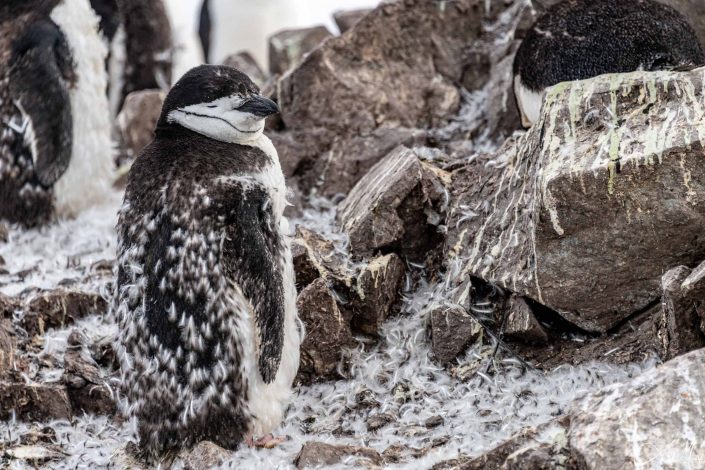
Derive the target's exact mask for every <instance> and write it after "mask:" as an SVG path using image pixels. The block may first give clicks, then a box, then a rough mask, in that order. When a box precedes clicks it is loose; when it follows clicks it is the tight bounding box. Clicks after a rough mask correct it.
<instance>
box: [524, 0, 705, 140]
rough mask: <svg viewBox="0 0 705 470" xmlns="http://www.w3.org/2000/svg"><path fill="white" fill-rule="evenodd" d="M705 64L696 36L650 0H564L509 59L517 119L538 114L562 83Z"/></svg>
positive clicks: (549, 10) (674, 13)
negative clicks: (545, 98)
mask: <svg viewBox="0 0 705 470" xmlns="http://www.w3.org/2000/svg"><path fill="white" fill-rule="evenodd" d="M703 64H705V55H704V54H703V50H702V48H701V46H700V44H699V42H698V38H697V36H696V34H695V32H694V31H693V29H692V28H691V27H690V25H689V24H688V22H687V21H686V19H685V18H684V17H683V16H682V15H681V14H680V13H678V12H677V11H676V10H674V9H673V8H671V7H669V6H667V5H663V4H661V3H657V2H655V1H652V0H630V1H624V0H564V1H562V2H560V3H557V4H556V5H553V6H551V7H549V8H547V9H546V10H545V12H544V13H543V14H542V15H541V16H540V17H539V19H538V20H537V21H536V24H535V25H534V26H533V28H532V29H531V30H530V31H529V33H528V34H527V36H526V37H525V38H524V40H523V42H522V43H521V45H520V47H519V49H518V51H517V54H516V56H515V59H514V93H515V96H516V99H517V104H518V107H519V111H520V112H521V116H522V123H523V125H524V126H525V127H530V126H531V124H533V123H534V122H536V121H537V120H538V118H539V114H540V110H541V103H542V100H543V96H544V95H545V93H546V89H547V88H549V87H551V86H553V85H555V84H557V83H559V82H564V81H571V80H581V79H586V78H590V77H594V76H597V75H601V74H606V73H624V72H632V71H636V70H684V69H689V68H694V67H697V66H700V65H703Z"/></svg>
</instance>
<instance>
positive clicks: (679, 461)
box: [569, 349, 705, 470]
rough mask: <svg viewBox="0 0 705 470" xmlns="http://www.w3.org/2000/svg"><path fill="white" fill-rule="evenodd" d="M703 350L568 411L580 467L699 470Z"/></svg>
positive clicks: (704, 408) (702, 458) (704, 451)
mask: <svg viewBox="0 0 705 470" xmlns="http://www.w3.org/2000/svg"><path fill="white" fill-rule="evenodd" d="M704 362H705V350H704V349H700V350H698V351H694V352H691V353H688V354H686V355H684V356H679V357H678V358H676V359H673V360H671V361H669V362H667V363H665V364H664V365H662V366H660V367H657V368H655V369H652V370H650V371H648V372H645V373H643V374H642V375H641V376H639V377H637V378H636V379H633V380H631V381H629V382H626V383H622V384H616V385H612V386H609V387H607V388H605V389H604V390H602V391H600V392H598V393H596V394H595V395H593V396H592V397H589V398H588V399H587V400H585V401H583V402H581V403H580V405H579V406H578V407H577V409H575V410H573V411H572V412H571V419H570V433H569V445H570V447H571V452H572V454H573V455H574V457H575V458H576V460H577V461H578V462H580V467H579V468H581V469H587V470H598V469H607V468H626V469H637V468H702V465H703V462H705V446H703V444H702V443H703V440H702V437H703V436H705V423H704V422H703V420H702V416H703V414H704V413H705V378H704V376H703V374H702V367H703V363H704Z"/></svg>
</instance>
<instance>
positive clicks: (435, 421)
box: [424, 415, 443, 429]
mask: <svg viewBox="0 0 705 470" xmlns="http://www.w3.org/2000/svg"><path fill="white" fill-rule="evenodd" d="M441 424H443V417H442V416H440V415H436V416H431V417H430V418H428V419H427V420H426V421H424V426H426V427H427V428H429V429H431V428H437V427H438V426H440V425H441Z"/></svg>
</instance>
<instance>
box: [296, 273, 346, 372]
mask: <svg viewBox="0 0 705 470" xmlns="http://www.w3.org/2000/svg"><path fill="white" fill-rule="evenodd" d="M296 306H297V308H298V311H299V317H300V318H301V321H302V322H303V323H304V325H305V326H306V336H305V337H304V341H303V343H302V344H301V364H300V366H299V374H298V378H299V380H300V381H302V382H304V383H310V382H312V381H314V380H317V379H326V378H331V377H335V376H336V373H335V372H336V368H337V366H338V363H339V362H340V360H341V358H342V351H343V348H345V347H346V346H348V345H349V344H350V341H351V339H352V335H351V333H350V324H349V320H348V319H346V318H345V317H344V316H343V315H342V313H341V312H340V309H339V308H338V304H337V303H336V299H335V297H334V296H333V294H332V293H331V291H330V289H329V288H328V283H327V282H326V281H325V279H322V278H318V279H316V280H315V281H313V282H312V283H311V284H309V285H308V286H307V287H306V288H305V289H304V290H303V291H301V293H300V294H299V297H298V299H297V301H296Z"/></svg>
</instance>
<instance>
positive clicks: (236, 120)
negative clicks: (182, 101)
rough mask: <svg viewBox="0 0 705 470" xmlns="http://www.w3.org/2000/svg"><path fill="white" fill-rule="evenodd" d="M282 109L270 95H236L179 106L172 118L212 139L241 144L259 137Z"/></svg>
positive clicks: (172, 112)
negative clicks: (268, 117) (269, 118)
mask: <svg viewBox="0 0 705 470" xmlns="http://www.w3.org/2000/svg"><path fill="white" fill-rule="evenodd" d="M278 111H279V108H278V107H277V105H276V103H274V102H273V101H272V100H270V99H268V98H265V97H263V96H260V95H251V96H241V95H237V94H236V95H231V96H226V97H223V98H218V99H216V100H213V101H209V102H207V103H198V104H192V105H190V106H184V107H182V108H178V109H175V110H174V111H171V113H169V118H168V119H169V121H170V122H176V123H178V124H180V125H182V126H184V127H185V128H187V129H190V130H192V131H194V132H198V133H199V134H202V135H205V136H207V137H210V138H212V139H216V140H220V141H223V142H233V143H241V142H249V141H251V140H254V139H256V138H258V137H259V136H260V135H261V134H262V131H263V130H264V120H265V118H266V117H267V116H269V115H271V114H274V113H276V112H278Z"/></svg>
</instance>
